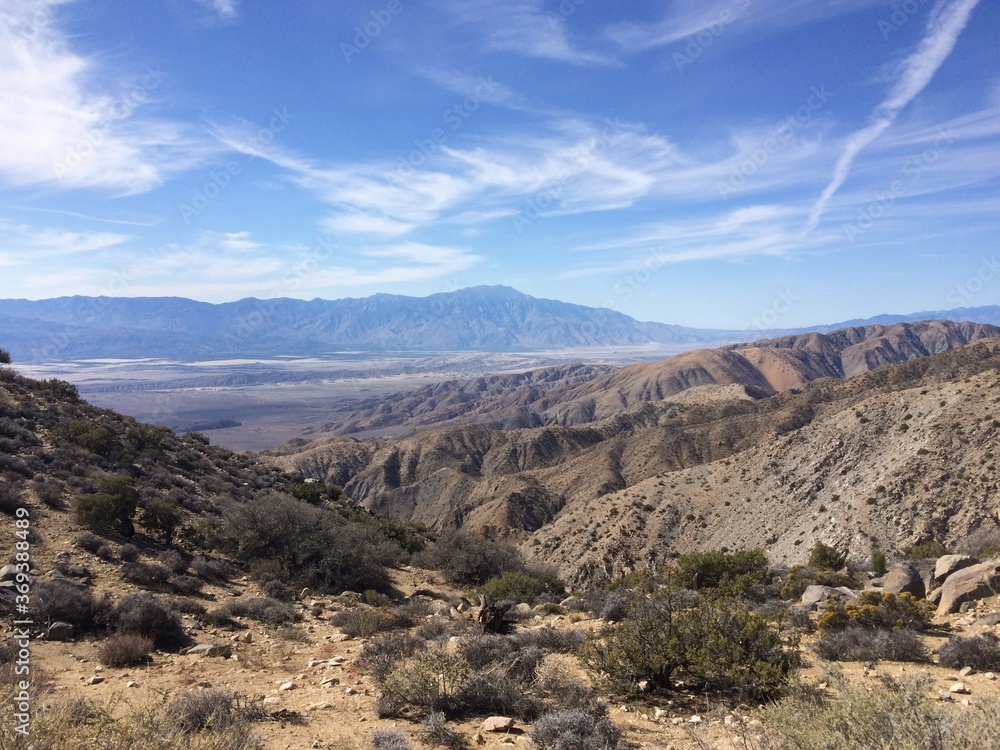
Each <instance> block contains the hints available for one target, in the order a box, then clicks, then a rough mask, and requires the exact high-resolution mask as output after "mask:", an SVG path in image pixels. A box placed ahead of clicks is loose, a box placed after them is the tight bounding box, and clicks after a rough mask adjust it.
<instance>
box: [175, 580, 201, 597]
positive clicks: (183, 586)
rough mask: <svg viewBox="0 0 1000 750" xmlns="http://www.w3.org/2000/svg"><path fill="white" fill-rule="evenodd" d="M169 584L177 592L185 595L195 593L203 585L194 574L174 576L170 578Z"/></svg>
mask: <svg viewBox="0 0 1000 750" xmlns="http://www.w3.org/2000/svg"><path fill="white" fill-rule="evenodd" d="M170 585H171V586H173V587H174V590H175V591H176V592H177V593H179V594H185V595H187V596H191V595H192V594H197V593H199V592H200V591H201V590H202V589H203V588H204V587H205V584H204V582H203V581H202V580H201V579H200V578H195V577H194V576H174V577H173V578H171V579H170Z"/></svg>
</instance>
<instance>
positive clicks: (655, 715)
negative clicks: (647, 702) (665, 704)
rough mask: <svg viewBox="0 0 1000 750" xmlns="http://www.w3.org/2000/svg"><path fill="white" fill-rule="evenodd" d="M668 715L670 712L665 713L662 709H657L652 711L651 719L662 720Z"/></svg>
mask: <svg viewBox="0 0 1000 750" xmlns="http://www.w3.org/2000/svg"><path fill="white" fill-rule="evenodd" d="M669 714H670V712H669V711H667V710H666V709H663V708H657V709H654V710H653V718H654V719H663V718H665V717H666V716H668V715H669Z"/></svg>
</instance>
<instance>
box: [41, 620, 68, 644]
mask: <svg viewBox="0 0 1000 750" xmlns="http://www.w3.org/2000/svg"><path fill="white" fill-rule="evenodd" d="M45 637H46V638H48V639H49V640H50V641H63V642H65V641H71V640H73V626H72V625H70V624H69V623H68V622H54V623H52V624H51V625H49V629H48V630H47V631H45Z"/></svg>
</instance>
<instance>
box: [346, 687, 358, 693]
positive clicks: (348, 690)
mask: <svg viewBox="0 0 1000 750" xmlns="http://www.w3.org/2000/svg"><path fill="white" fill-rule="evenodd" d="M357 694H358V691H357V690H355V689H354V688H352V687H349V688H347V689H346V690H345V691H344V695H357Z"/></svg>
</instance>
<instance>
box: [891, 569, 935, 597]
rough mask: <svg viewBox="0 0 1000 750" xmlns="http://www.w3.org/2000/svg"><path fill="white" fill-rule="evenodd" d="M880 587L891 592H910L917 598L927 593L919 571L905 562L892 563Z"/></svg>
mask: <svg viewBox="0 0 1000 750" xmlns="http://www.w3.org/2000/svg"><path fill="white" fill-rule="evenodd" d="M882 589H883V591H888V592H889V593H891V594H912V595H913V596H915V597H916V598H917V599H923V598H924V596H925V595H926V594H927V590H926V589H925V588H924V579H923V577H922V576H921V575H920V571H918V570H917V569H916V568H914V567H913V566H912V565H907V564H905V563H894V564H893V565H892V566H891V567H890V568H889V572H888V573H886V574H885V581H884V582H883V583H882Z"/></svg>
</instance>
